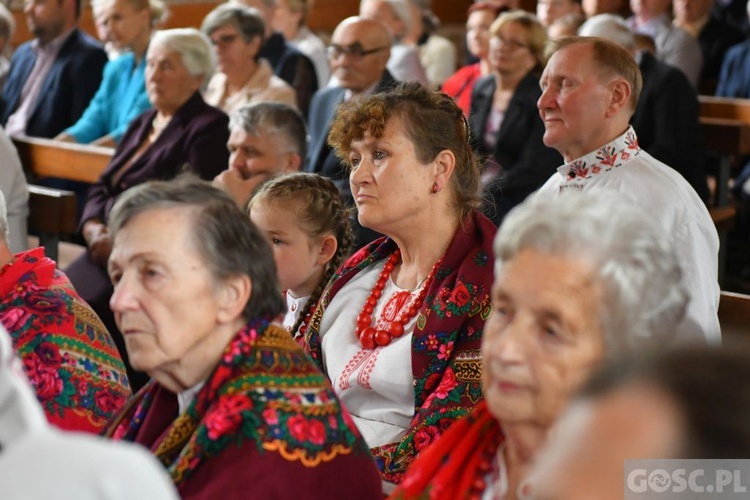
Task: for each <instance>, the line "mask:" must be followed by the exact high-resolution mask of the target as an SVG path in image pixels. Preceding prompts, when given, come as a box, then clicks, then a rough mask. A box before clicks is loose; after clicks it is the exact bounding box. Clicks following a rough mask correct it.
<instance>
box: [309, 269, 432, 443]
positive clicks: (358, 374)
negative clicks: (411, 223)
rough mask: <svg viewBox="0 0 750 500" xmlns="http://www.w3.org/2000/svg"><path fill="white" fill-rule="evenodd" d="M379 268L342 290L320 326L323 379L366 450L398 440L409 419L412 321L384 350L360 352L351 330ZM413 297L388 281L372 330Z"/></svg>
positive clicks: (393, 314)
mask: <svg viewBox="0 0 750 500" xmlns="http://www.w3.org/2000/svg"><path fill="white" fill-rule="evenodd" d="M384 265H385V260H382V261H380V262H377V263H375V265H373V266H371V267H370V268H368V269H366V270H364V271H362V272H360V273H359V274H358V275H357V276H355V277H354V278H352V279H351V280H350V281H349V282H348V283H347V284H346V285H344V286H343V287H342V288H341V290H340V291H339V293H337V294H336V296H335V297H334V298H333V300H332V301H331V303H330V304H329V305H328V308H327V309H326V314H325V315H323V319H322V322H321V325H320V332H321V347H322V353H323V363H324V366H325V368H326V373H327V374H328V378H329V379H330V380H331V383H332V384H333V389H334V390H335V391H336V394H337V395H338V396H339V398H341V401H343V403H344V404H345V405H346V407H347V408H348V409H349V411H350V413H351V415H352V418H353V419H354V422H355V423H356V424H357V427H358V428H359V430H360V432H361V433H362V437H364V439H365V441H366V442H367V444H368V446H370V448H374V447H377V446H382V445H385V444H388V443H392V442H395V441H398V440H400V439H401V438H402V437H403V435H404V434H405V433H406V430H407V429H408V428H409V423H410V422H411V420H412V418H413V417H414V377H413V375H412V367H411V339H412V333H413V332H414V326H415V324H416V316H415V317H414V318H412V319H411V321H410V322H409V323H407V324H406V325H405V326H404V334H403V336H401V337H399V338H396V339H393V340H392V341H391V343H390V344H388V345H387V346H385V347H377V348H375V349H363V348H362V345H361V344H360V342H359V339H358V338H357V335H356V331H355V330H356V319H357V316H358V315H359V313H360V312H361V311H362V307H363V306H364V305H365V302H366V301H367V298H368V297H369V296H370V292H372V289H373V287H374V286H375V282H376V281H377V279H378V277H379V276H380V272H381V271H382V269H383V266H384ZM422 286H424V285H422ZM418 292H419V289H417V290H414V291H412V292H411V293H410V292H408V291H406V290H403V289H401V288H399V287H397V286H396V285H395V284H394V283H393V281H392V280H390V279H389V280H388V282H387V283H386V285H385V288H384V289H383V293H382V295H381V298H380V300H378V305H377V307H376V308H375V311H374V312H373V316H372V317H373V319H374V325H373V326H375V327H376V328H378V327H383V326H385V325H386V324H387V323H388V321H387V320H386V319H385V318H388V319H392V318H395V317H396V315H398V313H399V311H400V310H401V308H400V307H398V306H399V305H401V306H403V307H407V306H408V305H409V304H410V303H411V302H410V301H412V300H414V298H416V296H417V294H418Z"/></svg>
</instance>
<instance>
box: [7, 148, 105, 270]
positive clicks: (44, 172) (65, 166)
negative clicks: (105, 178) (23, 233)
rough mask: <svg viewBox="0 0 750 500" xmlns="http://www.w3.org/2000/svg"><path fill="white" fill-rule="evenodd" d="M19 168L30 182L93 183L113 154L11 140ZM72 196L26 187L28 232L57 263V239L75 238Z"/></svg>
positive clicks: (49, 189) (30, 186)
mask: <svg viewBox="0 0 750 500" xmlns="http://www.w3.org/2000/svg"><path fill="white" fill-rule="evenodd" d="M13 143H14V144H15V146H16V149H17V150H18V155H19V157H20V158H21V165H23V168H24V170H25V171H26V172H27V174H28V176H29V177H30V178H31V179H32V181H33V180H34V179H37V178H43V177H56V178H61V179H68V180H73V181H80V182H89V183H93V182H95V181H96V180H97V179H99V176H100V175H101V173H102V172H103V171H104V169H105V167H106V166H107V164H108V163H109V160H110V159H111V157H112V153H113V152H114V150H113V149H111V148H102V147H98V146H89V145H81V144H69V143H61V142H58V141H51V140H48V139H37V138H30V137H24V138H14V139H13ZM77 205H78V201H77V199H76V195H75V194H74V193H73V192H72V191H64V190H60V189H53V188H47V187H42V186H36V185H34V184H30V185H29V219H28V224H29V231H31V232H34V233H37V234H38V235H39V244H40V245H41V246H43V247H44V251H45V254H46V255H47V256H48V257H49V258H51V259H53V260H55V261H56V260H57V259H58V246H59V244H60V238H61V237H62V236H64V235H71V234H75V232H76V229H77V226H78V220H77V208H78V207H77Z"/></svg>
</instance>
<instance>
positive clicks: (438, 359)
mask: <svg viewBox="0 0 750 500" xmlns="http://www.w3.org/2000/svg"><path fill="white" fill-rule="evenodd" d="M496 231H497V229H496V228H495V226H494V225H493V224H492V222H490V221H489V219H487V218H486V217H484V216H483V215H481V214H479V213H478V212H474V213H472V214H471V215H470V216H468V217H467V218H466V219H465V220H464V222H463V224H462V225H461V227H460V228H459V229H458V231H457V232H456V235H455V236H454V237H453V240H452V241H451V243H450V245H449V246H448V249H447V250H446V253H445V255H444V256H443V260H442V263H441V265H440V267H439V268H438V270H437V272H436V274H435V279H434V280H433V282H432V285H431V286H430V289H429V290H428V291H427V296H426V298H425V301H424V305H423V306H422V309H421V310H420V314H419V316H418V317H417V324H416V327H415V329H414V334H413V336H412V372H413V376H414V419H413V420H412V422H411V425H410V429H409V430H408V432H407V433H406V435H405V436H404V437H403V438H402V439H401V441H400V442H397V443H390V444H388V445H385V446H381V447H378V448H373V449H371V450H370V451H372V454H373V455H374V456H375V460H376V462H377V464H378V468H379V469H380V472H381V474H382V476H383V479H385V480H386V481H389V482H393V483H398V482H400V480H401V477H402V476H403V474H404V472H405V471H406V469H407V467H408V466H409V464H410V463H411V461H412V460H413V459H414V457H415V456H416V454H417V453H418V452H419V451H420V450H422V449H423V448H425V447H426V446H427V445H428V444H430V443H431V442H432V441H434V440H435V439H436V438H437V437H438V436H440V434H441V433H442V432H443V431H444V430H445V429H447V428H448V426H450V424H452V423H453V422H454V421H455V420H456V419H458V418H460V417H461V416H463V415H465V414H467V413H469V412H470V411H471V410H472V408H473V407H474V405H476V404H477V403H478V402H479V401H480V400H481V399H482V398H483V396H482V387H481V378H482V365H481V357H480V352H479V350H480V347H481V343H482V331H483V329H484V323H485V321H486V319H487V317H488V316H489V314H490V290H491V288H492V280H493V262H494V261H493V258H492V241H493V239H494V237H495V233H496ZM395 249H396V243H395V242H394V241H393V240H391V239H390V238H381V239H379V240H376V241H374V242H372V243H370V244H369V245H367V246H365V247H364V248H362V249H361V250H359V251H358V252H356V253H355V254H354V255H353V256H352V257H350V258H349V260H347V261H346V262H345V263H344V265H343V266H342V268H341V269H340V270H339V271H338V273H337V274H336V275H335V276H334V277H333V279H332V281H331V283H329V285H328V288H327V289H326V290H325V291H324V292H323V295H322V297H321V300H320V302H319V304H318V308H317V310H316V311H315V315H314V316H313V318H312V320H311V321H310V327H309V328H308V331H307V332H306V335H305V348H306V349H307V350H308V352H309V353H310V355H311V356H312V357H313V359H314V360H315V361H316V362H317V363H318V365H319V366H320V367H321V369H323V366H322V361H321V359H322V357H321V347H320V320H321V318H322V316H323V315H324V314H325V311H326V308H327V307H328V304H330V302H331V300H332V299H333V297H334V296H335V295H336V293H338V291H339V290H341V288H342V287H343V286H344V285H345V284H346V283H348V282H349V280H351V279H352V278H353V277H354V276H356V275H357V274H358V273H359V272H360V271H362V270H363V269H365V268H367V267H369V266H371V265H372V264H373V263H374V262H378V261H380V260H382V259H385V258H386V257H387V256H388V255H390V254H391V253H393V251H394V250H395ZM351 307H355V308H361V307H362V304H352V305H351ZM354 330H355V325H352V335H354Z"/></svg>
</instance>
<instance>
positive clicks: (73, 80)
mask: <svg viewBox="0 0 750 500" xmlns="http://www.w3.org/2000/svg"><path fill="white" fill-rule="evenodd" d="M80 11H81V0H27V1H26V3H25V4H24V13H25V14H26V24H27V25H28V27H29V31H31V32H32V33H33V34H34V36H35V38H34V40H32V41H30V42H27V43H24V44H23V45H21V46H20V47H19V48H18V50H17V51H16V53H15V54H14V55H13V59H12V60H11V63H10V72H9V74H8V79H7V81H6V83H5V88H4V90H3V103H2V104H3V106H2V114H0V123H1V124H2V125H3V126H4V127H5V128H6V131H7V132H8V135H11V136H15V135H30V136H36V137H48V138H51V137H54V136H56V135H57V134H59V133H60V132H62V131H63V130H65V129H66V128H67V127H69V126H71V125H73V124H74V123H75V122H76V121H77V120H78V118H80V116H81V115H82V114H83V111H84V110H85V109H86V107H87V106H88V105H89V101H90V100H91V98H92V97H93V96H94V94H95V93H96V91H97V89H98V88H99V84H100V83H101V79H102V71H103V69H104V65H105V64H106V62H107V54H106V53H105V52H104V49H102V47H101V45H100V44H99V43H98V42H96V41H95V40H94V39H93V38H91V37H90V36H88V35H86V34H85V33H83V32H82V31H80V30H78V28H77V24H78V18H79V16H80Z"/></svg>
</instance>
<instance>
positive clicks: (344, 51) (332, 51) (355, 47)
mask: <svg viewBox="0 0 750 500" xmlns="http://www.w3.org/2000/svg"><path fill="white" fill-rule="evenodd" d="M387 48H389V47H377V48H374V49H369V50H365V49H364V48H362V46H361V45H360V44H358V43H355V44H352V45H347V46H346V47H342V46H341V45H335V44H334V45H331V46H329V47H328V49H327V50H326V53H327V54H328V58H329V59H338V58H339V57H341V56H342V55H346V56H350V57H351V58H352V59H362V58H363V57H365V56H369V55H370V54H375V53H376V52H381V51H383V50H385V49H387Z"/></svg>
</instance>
